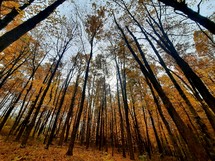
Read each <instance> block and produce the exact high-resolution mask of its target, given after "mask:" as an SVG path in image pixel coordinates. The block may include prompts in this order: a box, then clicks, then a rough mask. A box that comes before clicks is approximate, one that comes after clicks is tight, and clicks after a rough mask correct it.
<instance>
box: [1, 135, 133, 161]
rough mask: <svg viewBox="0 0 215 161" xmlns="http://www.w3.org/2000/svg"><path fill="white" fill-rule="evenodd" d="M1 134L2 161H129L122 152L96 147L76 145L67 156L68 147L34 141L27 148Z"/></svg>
mask: <svg viewBox="0 0 215 161" xmlns="http://www.w3.org/2000/svg"><path fill="white" fill-rule="evenodd" d="M4 140H5V137H2V136H0V161H24V160H26V161H70V160H71V161H129V158H123V157H122V156H121V154H115V155H114V156H111V154H109V153H105V152H100V151H98V150H95V149H89V150H86V149H85V147H84V146H78V145H77V146H75V148H74V155H73V156H71V157H69V156H66V155H65V154H66V151H67V147H66V146H65V147H64V146H63V147H58V146H55V145H52V146H50V148H49V149H48V150H46V149H44V145H43V144H42V143H41V142H38V143H37V142H32V141H30V143H29V144H28V146H27V147H26V148H20V144H19V143H17V142H14V141H6V142H5V141H4Z"/></svg>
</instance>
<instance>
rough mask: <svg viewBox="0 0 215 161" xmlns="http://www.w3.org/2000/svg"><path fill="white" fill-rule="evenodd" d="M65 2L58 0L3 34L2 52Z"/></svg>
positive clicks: (0, 46) (0, 45)
mask: <svg viewBox="0 0 215 161" xmlns="http://www.w3.org/2000/svg"><path fill="white" fill-rule="evenodd" d="M63 2H65V0H56V1H55V2H54V3H53V4H51V5H50V6H48V7H47V8H45V9H44V10H43V11H41V12H39V13H38V14H37V15H35V16H33V17H32V18H30V19H28V20H26V21H25V22H23V23H22V24H20V25H19V26H17V27H15V28H14V29H12V30H10V31H8V32H7V33H5V34H4V35H2V36H1V37H0V42H1V43H0V52H2V51H3V50H4V49H5V48H6V47H8V46H9V45H10V44H12V43H13V42H14V41H16V40H18V39H19V38H20V37H21V36H22V35H24V34H25V33H27V32H28V31H30V30H31V29H33V28H34V27H35V26H36V25H37V24H38V23H39V22H41V21H43V20H44V19H46V18H47V17H48V16H49V15H50V14H51V13H52V12H53V11H54V10H55V9H56V8H57V7H58V6H59V5H61V4H62V3H63Z"/></svg>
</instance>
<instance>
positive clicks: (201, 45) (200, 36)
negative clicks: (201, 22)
mask: <svg viewBox="0 0 215 161" xmlns="http://www.w3.org/2000/svg"><path fill="white" fill-rule="evenodd" d="M194 42H195V46H196V51H197V52H198V54H199V55H200V56H203V55H204V54H206V53H207V52H208V45H207V44H208V38H207V36H206V35H205V34H204V33H202V32H201V31H195V32H194Z"/></svg>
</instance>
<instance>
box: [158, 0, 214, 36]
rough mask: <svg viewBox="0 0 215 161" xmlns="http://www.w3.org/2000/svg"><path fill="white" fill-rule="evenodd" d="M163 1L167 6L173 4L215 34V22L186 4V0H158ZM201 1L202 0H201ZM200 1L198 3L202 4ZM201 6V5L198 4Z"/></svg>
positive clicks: (176, 8)
mask: <svg viewBox="0 0 215 161" xmlns="http://www.w3.org/2000/svg"><path fill="white" fill-rule="evenodd" d="M158 1H160V2H162V3H164V4H165V5H167V6H171V7H173V8H174V10H178V11H181V12H182V13H184V14H185V15H187V17H188V18H190V19H191V20H193V21H195V22H197V23H199V24H200V25H202V26H203V27H205V28H206V29H208V30H209V31H210V32H211V33H212V34H215V23H214V22H213V21H211V20H210V19H209V18H207V17H204V16H201V15H200V14H199V11H198V12H195V11H193V10H192V9H191V8H189V7H188V6H187V4H186V1H185V0H183V1H177V0H158ZM200 3H201V1H200ZM200 3H199V4H198V5H200ZM198 7H199V6H198Z"/></svg>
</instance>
